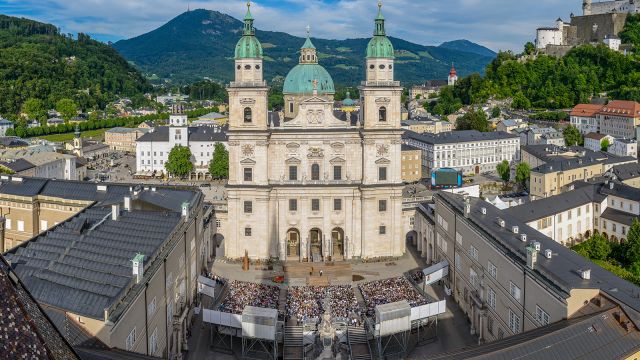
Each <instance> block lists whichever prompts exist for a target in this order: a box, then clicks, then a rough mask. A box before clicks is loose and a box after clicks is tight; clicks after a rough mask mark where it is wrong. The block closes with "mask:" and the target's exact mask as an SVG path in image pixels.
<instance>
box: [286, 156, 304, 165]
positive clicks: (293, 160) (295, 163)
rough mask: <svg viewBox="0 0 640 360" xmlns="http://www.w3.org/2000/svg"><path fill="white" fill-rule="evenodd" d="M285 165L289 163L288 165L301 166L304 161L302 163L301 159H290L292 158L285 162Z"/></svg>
mask: <svg viewBox="0 0 640 360" xmlns="http://www.w3.org/2000/svg"><path fill="white" fill-rule="evenodd" d="M285 163H287V164H293V165H299V164H301V163H302V161H300V159H298V158H295V157H290V158H288V159H287V160H286V161H285Z"/></svg>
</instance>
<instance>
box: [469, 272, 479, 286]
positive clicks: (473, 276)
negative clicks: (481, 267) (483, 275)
mask: <svg viewBox="0 0 640 360" xmlns="http://www.w3.org/2000/svg"><path fill="white" fill-rule="evenodd" d="M469 283H470V284H471V287H473V288H475V287H477V286H478V273H476V271H475V270H473V269H472V268H469Z"/></svg>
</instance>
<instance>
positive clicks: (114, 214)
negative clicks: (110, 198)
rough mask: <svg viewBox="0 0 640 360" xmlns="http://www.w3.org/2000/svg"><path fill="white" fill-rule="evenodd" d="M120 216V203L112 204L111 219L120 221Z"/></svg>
mask: <svg viewBox="0 0 640 360" xmlns="http://www.w3.org/2000/svg"><path fill="white" fill-rule="evenodd" d="M119 218H120V204H113V205H111V220H113V221H118V219H119Z"/></svg>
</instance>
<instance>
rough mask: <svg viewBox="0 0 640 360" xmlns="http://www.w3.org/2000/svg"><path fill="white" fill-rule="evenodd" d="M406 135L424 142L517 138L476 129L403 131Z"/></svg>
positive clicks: (460, 141) (503, 133) (442, 142)
mask: <svg viewBox="0 0 640 360" xmlns="http://www.w3.org/2000/svg"><path fill="white" fill-rule="evenodd" d="M405 134H406V135H407V137H409V138H411V139H414V140H418V141H421V142H423V143H426V144H454V143H464V142H475V141H487V140H504V139H518V138H519V136H518V135H514V134H509V133H507V132H504V131H493V132H484V133H483V132H480V131H477V130H463V131H450V132H443V133H439V134H428V133H427V134H418V133H416V132H413V131H407V132H405Z"/></svg>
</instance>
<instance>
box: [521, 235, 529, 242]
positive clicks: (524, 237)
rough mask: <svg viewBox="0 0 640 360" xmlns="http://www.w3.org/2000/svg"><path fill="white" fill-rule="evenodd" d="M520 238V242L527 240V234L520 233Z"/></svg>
mask: <svg viewBox="0 0 640 360" xmlns="http://www.w3.org/2000/svg"><path fill="white" fill-rule="evenodd" d="M520 240H522V242H527V234H520Z"/></svg>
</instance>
